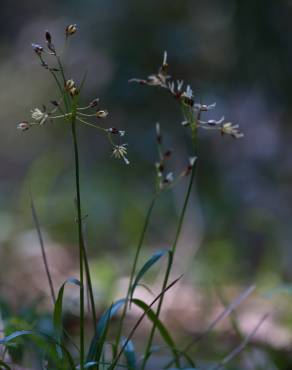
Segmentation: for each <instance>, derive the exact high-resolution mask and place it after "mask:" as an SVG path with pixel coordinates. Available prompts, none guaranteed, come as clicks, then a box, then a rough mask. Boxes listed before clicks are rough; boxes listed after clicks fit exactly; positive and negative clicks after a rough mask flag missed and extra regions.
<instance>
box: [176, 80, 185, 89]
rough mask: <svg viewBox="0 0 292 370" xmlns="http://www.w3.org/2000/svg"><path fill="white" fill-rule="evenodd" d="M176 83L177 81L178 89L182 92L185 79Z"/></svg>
mask: <svg viewBox="0 0 292 370" xmlns="http://www.w3.org/2000/svg"><path fill="white" fill-rule="evenodd" d="M176 83H177V91H179V92H181V90H182V87H183V84H184V81H183V80H177V81H176Z"/></svg>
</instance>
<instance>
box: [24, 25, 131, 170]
mask: <svg viewBox="0 0 292 370" xmlns="http://www.w3.org/2000/svg"><path fill="white" fill-rule="evenodd" d="M76 32H77V26H76V25H75V24H72V25H69V26H68V27H67V28H66V30H65V46H64V48H63V51H62V52H60V53H58V52H57V50H56V48H55V45H54V44H53V42H52V36H51V34H50V32H49V31H46V32H45V41H46V47H43V46H42V45H39V44H35V43H33V44H32V48H33V50H34V52H35V54H36V55H37V57H38V58H39V61H40V65H41V66H42V67H43V68H44V69H46V70H48V71H49V72H50V73H51V74H52V76H53V77H54V79H55V82H56V83H57V86H58V89H59V93H60V98H59V99H57V100H51V101H50V105H51V106H52V108H51V109H49V108H48V107H47V106H46V105H43V106H42V109H40V108H34V109H32V110H31V120H29V121H22V122H20V123H19V124H18V125H17V128H18V129H19V130H21V131H27V130H28V129H30V128H31V127H34V126H42V125H44V124H46V123H53V122H55V121H57V120H65V121H66V122H70V121H71V119H72V117H73V116H74V117H75V119H76V121H78V123H80V124H83V125H86V126H90V127H93V128H96V129H98V130H100V131H101V132H103V133H104V134H105V135H106V136H107V138H108V140H109V142H110V144H111V146H112V156H113V157H114V158H118V159H123V160H124V162H125V163H126V164H129V163H130V162H129V160H128V158H127V144H125V143H122V142H121V138H122V137H123V136H124V135H125V131H123V130H118V129H117V128H115V127H109V128H106V127H104V126H102V125H101V124H99V122H100V121H102V120H104V119H106V118H107V117H108V116H109V113H108V111H107V110H105V109H101V108H99V99H98V98H96V99H94V100H92V101H91V102H90V103H89V104H87V105H86V106H83V107H82V106H79V105H78V104H77V107H76V109H75V111H74V112H73V111H72V106H73V105H72V102H73V100H75V102H77V103H78V102H79V95H80V92H81V88H82V85H83V82H82V83H81V84H80V86H77V83H76V82H75V81H74V80H73V79H72V78H70V79H67V77H66V76H65V72H64V69H63V65H62V63H61V56H62V55H63V53H64V51H65V47H66V45H67V42H68V39H69V37H70V36H72V35H74V34H75V33H76ZM51 58H54V60H53V63H52V64H51V63H50V62H49V60H50V59H51ZM55 64H56V65H55ZM70 98H71V99H70ZM93 119H94V120H95V121H94V122H92V120H93ZM114 137H119V139H118V140H116V139H115V138H114Z"/></svg>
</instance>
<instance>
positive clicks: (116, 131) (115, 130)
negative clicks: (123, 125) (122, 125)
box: [107, 127, 119, 135]
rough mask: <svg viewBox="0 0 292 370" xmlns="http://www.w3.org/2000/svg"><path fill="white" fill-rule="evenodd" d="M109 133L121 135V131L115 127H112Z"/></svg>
mask: <svg viewBox="0 0 292 370" xmlns="http://www.w3.org/2000/svg"><path fill="white" fill-rule="evenodd" d="M107 131H108V132H110V133H111V134H114V135H115V134H118V133H119V130H118V129H116V128H115V127H110V128H108V129H107Z"/></svg>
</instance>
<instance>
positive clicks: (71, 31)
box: [66, 24, 77, 37]
mask: <svg viewBox="0 0 292 370" xmlns="http://www.w3.org/2000/svg"><path fill="white" fill-rule="evenodd" d="M76 32H77V26H76V24H69V26H67V27H66V36H67V37H68V36H72V35H74V33H76Z"/></svg>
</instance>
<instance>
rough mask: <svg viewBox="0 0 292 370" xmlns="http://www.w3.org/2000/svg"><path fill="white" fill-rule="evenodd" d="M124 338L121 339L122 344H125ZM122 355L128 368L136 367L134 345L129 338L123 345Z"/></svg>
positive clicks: (133, 369) (131, 369)
mask: <svg viewBox="0 0 292 370" xmlns="http://www.w3.org/2000/svg"><path fill="white" fill-rule="evenodd" d="M125 341H126V339H122V346H123V345H124V344H125ZM124 356H125V358H126V361H127V366H128V370H136V369H137V359H136V353H135V347H134V344H133V342H132V341H131V340H129V341H128V343H126V345H125V349H124Z"/></svg>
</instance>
